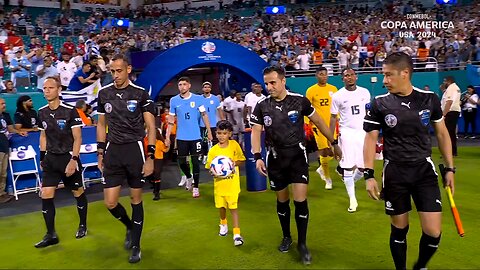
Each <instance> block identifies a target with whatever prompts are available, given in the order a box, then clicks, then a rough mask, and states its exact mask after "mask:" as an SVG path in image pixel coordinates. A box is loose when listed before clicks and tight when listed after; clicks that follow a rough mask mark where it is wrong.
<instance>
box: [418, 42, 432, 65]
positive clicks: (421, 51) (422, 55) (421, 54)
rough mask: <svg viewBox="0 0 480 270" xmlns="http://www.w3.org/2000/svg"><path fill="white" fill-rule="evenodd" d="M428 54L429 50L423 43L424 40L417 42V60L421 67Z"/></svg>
mask: <svg viewBox="0 0 480 270" xmlns="http://www.w3.org/2000/svg"><path fill="white" fill-rule="evenodd" d="M429 55H430V50H429V49H427V46H426V45H425V42H423V41H421V42H419V43H418V49H417V58H418V59H417V61H418V62H420V63H422V65H421V67H425V64H423V63H425V62H427V60H428V56H429Z"/></svg>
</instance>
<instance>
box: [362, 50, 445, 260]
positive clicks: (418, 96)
mask: <svg viewBox="0 0 480 270" xmlns="http://www.w3.org/2000/svg"><path fill="white" fill-rule="evenodd" d="M412 73H413V62H412V59H411V58H410V56H408V55H406V54H405V53H401V52H397V53H393V54H391V55H389V56H388V57H387V58H386V59H385V61H383V75H384V79H383V84H384V85H385V87H386V88H387V89H388V93H387V94H385V95H380V96H377V97H376V98H375V99H374V100H373V101H372V103H371V105H370V108H369V110H368V111H367V115H366V116H365V122H364V129H365V131H366V132H367V135H366V137H365V144H364V160H365V168H366V169H365V171H364V176H365V180H366V181H367V182H366V185H367V191H368V195H369V196H370V197H371V198H373V199H375V200H378V198H379V195H380V194H379V193H378V186H377V182H376V181H375V179H374V171H373V163H374V158H375V146H376V143H377V139H378V135H379V132H380V130H382V133H383V139H384V154H383V156H384V165H383V189H382V196H383V197H382V196H381V197H382V199H384V200H385V212H386V214H387V215H390V217H391V233H390V251H391V253H392V257H393V261H394V263H395V267H396V269H406V261H407V232H408V227H409V225H408V224H409V222H408V212H409V211H410V210H412V205H411V199H410V197H411V198H413V201H414V203H415V206H416V208H417V211H418V215H419V216H420V223H421V226H422V231H423V233H422V237H421V239H420V247H419V256H418V260H417V262H416V263H415V265H414V267H413V269H420V268H425V267H426V265H427V263H428V261H429V260H430V258H431V257H432V256H433V254H434V253H435V251H436V250H437V248H438V243H439V242H440V235H441V221H442V198H441V196H440V189H439V187H438V179H437V173H436V171H435V165H434V164H433V161H432V159H431V157H430V156H431V154H432V144H431V138H430V127H431V126H433V128H434V130H435V134H436V136H437V140H438V146H439V148H440V152H441V153H442V156H443V158H444V161H445V163H446V167H447V169H446V171H447V172H446V175H445V178H446V183H445V184H446V185H448V186H450V187H451V189H452V192H453V190H454V177H453V176H454V173H455V169H454V167H453V157H452V146H451V142H450V137H449V135H448V131H447V128H446V127H445V123H444V121H443V116H442V110H441V108H440V100H439V99H438V97H437V95H436V94H435V93H433V92H430V91H424V90H420V89H417V88H414V87H413V86H412V84H411V78H412Z"/></svg>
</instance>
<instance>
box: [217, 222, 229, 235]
mask: <svg viewBox="0 0 480 270" xmlns="http://www.w3.org/2000/svg"><path fill="white" fill-rule="evenodd" d="M219 226H220V231H219V232H218V235H220V236H225V235H227V233H228V225H227V224H225V225H223V224H220V225H219Z"/></svg>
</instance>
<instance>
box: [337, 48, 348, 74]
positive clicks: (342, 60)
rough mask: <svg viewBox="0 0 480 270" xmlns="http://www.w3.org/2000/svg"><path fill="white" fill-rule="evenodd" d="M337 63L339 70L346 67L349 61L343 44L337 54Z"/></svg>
mask: <svg viewBox="0 0 480 270" xmlns="http://www.w3.org/2000/svg"><path fill="white" fill-rule="evenodd" d="M337 60H338V64H339V65H340V70H342V69H344V68H346V67H347V66H348V64H349V62H350V54H349V53H348V52H347V48H346V47H345V46H343V47H342V50H341V51H340V53H338V56H337Z"/></svg>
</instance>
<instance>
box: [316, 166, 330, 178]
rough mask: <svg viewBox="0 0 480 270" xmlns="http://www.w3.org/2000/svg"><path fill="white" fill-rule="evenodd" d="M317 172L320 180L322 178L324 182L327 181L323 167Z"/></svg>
mask: <svg viewBox="0 0 480 270" xmlns="http://www.w3.org/2000/svg"><path fill="white" fill-rule="evenodd" d="M316 172H317V173H318V175H320V178H321V179H322V180H323V181H327V178H325V174H324V173H323V169H322V166H320V167H318V169H317V170H316Z"/></svg>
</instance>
